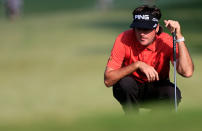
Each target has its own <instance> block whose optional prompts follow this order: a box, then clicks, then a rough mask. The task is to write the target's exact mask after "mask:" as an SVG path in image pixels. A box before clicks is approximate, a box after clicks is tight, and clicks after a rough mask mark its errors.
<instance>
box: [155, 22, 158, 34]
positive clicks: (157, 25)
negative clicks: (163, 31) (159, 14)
mask: <svg viewBox="0 0 202 131" xmlns="http://www.w3.org/2000/svg"><path fill="white" fill-rule="evenodd" d="M155 30H156V33H158V32H159V24H158V25H157V27H156V29H155Z"/></svg>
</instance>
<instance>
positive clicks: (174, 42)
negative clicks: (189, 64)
mask: <svg viewBox="0 0 202 131" xmlns="http://www.w3.org/2000/svg"><path fill="white" fill-rule="evenodd" d="M172 36H173V62H174V85H175V111H176V112H177V85H176V30H175V31H174V32H173V33H172Z"/></svg>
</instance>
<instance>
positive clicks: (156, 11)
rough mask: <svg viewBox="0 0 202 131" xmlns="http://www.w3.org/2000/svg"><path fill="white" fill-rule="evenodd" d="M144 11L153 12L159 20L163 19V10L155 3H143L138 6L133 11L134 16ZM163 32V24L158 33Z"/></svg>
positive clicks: (144, 12) (145, 12)
mask: <svg viewBox="0 0 202 131" xmlns="http://www.w3.org/2000/svg"><path fill="white" fill-rule="evenodd" d="M142 13H143V14H147V13H148V14H151V15H153V16H154V17H155V18H157V19H158V20H160V19H161V10H160V9H159V8H157V7H156V6H155V5H153V6H148V5H143V6H140V7H138V8H136V9H135V10H134V11H133V16H134V15H136V14H142ZM162 32H163V27H162V26H161V25H159V31H158V32H157V35H160V34H161V33H162Z"/></svg>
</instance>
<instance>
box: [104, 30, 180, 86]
mask: <svg viewBox="0 0 202 131" xmlns="http://www.w3.org/2000/svg"><path fill="white" fill-rule="evenodd" d="M176 52H177V58H178V46H177V49H176ZM136 61H142V62H145V63H146V64H148V65H150V66H153V67H154V69H155V70H156V71H157V72H158V74H159V79H160V80H165V79H169V71H170V61H173V39H172V37H171V36H170V35H169V34H167V33H164V32H163V33H161V34H160V35H156V39H155V41H154V42H153V43H151V44H150V45H148V46H146V47H145V46H142V45H141V44H140V43H139V42H138V41H137V39H136V35H135V32H134V30H132V29H131V30H127V31H125V32H123V33H121V34H120V35H119V36H118V37H117V38H116V41H115V43H114V46H113V48H112V50H111V56H110V58H109V60H108V63H107V67H109V68H112V69H114V70H116V69H119V68H121V67H124V66H127V65H130V64H132V63H134V62H136ZM132 75H133V76H134V78H135V79H136V80H137V81H139V82H141V83H144V82H147V81H148V80H147V77H146V75H145V74H144V73H142V72H141V71H139V70H137V71H135V72H133V73H132Z"/></svg>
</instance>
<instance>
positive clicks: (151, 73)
mask: <svg viewBox="0 0 202 131" xmlns="http://www.w3.org/2000/svg"><path fill="white" fill-rule="evenodd" d="M137 65H138V69H139V70H140V71H141V72H143V73H144V74H145V75H146V76H147V79H148V82H153V81H158V80H159V75H158V72H157V71H156V70H155V69H154V67H152V66H149V65H147V64H146V63H144V62H141V61H137Z"/></svg>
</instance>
